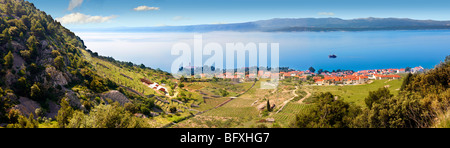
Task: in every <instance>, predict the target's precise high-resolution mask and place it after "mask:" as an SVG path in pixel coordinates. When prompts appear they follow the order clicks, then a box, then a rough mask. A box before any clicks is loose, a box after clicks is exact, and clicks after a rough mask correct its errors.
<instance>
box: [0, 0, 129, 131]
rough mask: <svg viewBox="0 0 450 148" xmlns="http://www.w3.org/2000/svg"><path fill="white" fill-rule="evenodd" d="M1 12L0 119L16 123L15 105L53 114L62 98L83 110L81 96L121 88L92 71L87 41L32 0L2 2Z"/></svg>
mask: <svg viewBox="0 0 450 148" xmlns="http://www.w3.org/2000/svg"><path fill="white" fill-rule="evenodd" d="M0 16H1V18H0V31H1V34H0V57H1V58H0V96H1V100H0V101H1V102H0V107H1V108H0V123H11V122H12V121H10V120H11V118H10V117H9V116H10V114H12V113H11V112H12V111H11V110H12V109H15V110H18V111H19V113H20V114H23V115H26V116H28V115H29V114H30V113H32V114H34V116H35V117H36V115H37V114H40V115H42V116H46V117H50V118H54V117H55V116H56V115H57V112H58V110H59V108H60V105H59V104H60V101H61V99H63V98H64V99H66V100H67V101H68V102H70V103H71V104H70V105H71V106H73V107H74V108H83V107H85V106H86V105H89V102H87V103H85V104H82V102H83V100H82V99H80V97H82V96H83V97H85V98H87V97H86V95H87V94H92V96H93V97H95V96H96V94H100V93H103V92H106V91H109V90H114V89H116V88H117V85H116V84H115V83H114V82H111V81H109V80H105V79H102V78H101V77H99V76H98V75H97V74H95V72H93V71H94V70H93V69H92V65H90V64H89V63H88V62H86V60H85V58H84V57H83V54H82V52H81V50H84V49H85V46H84V43H83V41H82V40H81V39H80V38H79V37H77V36H76V35H75V34H74V33H73V32H71V31H70V30H68V29H67V28H65V27H63V26H62V25H61V24H60V23H59V22H57V21H55V20H54V19H53V18H52V17H51V16H50V15H47V14H46V13H45V12H43V11H40V10H39V9H37V8H36V7H35V6H34V5H33V4H32V3H29V2H27V1H24V0H0ZM74 86H76V87H77V88H86V89H85V90H88V91H83V93H84V94H81V93H80V92H74V91H73V89H72V88H73V87H74ZM119 96H120V95H119ZM122 96H123V95H122ZM121 99H122V100H123V98H121ZM86 100H89V99H86ZM38 108H40V109H38ZM36 110H39V111H36ZM37 112H39V113H37Z"/></svg>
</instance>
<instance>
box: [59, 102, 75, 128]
mask: <svg viewBox="0 0 450 148" xmlns="http://www.w3.org/2000/svg"><path fill="white" fill-rule="evenodd" d="M72 114H73V109H72V107H71V106H70V105H69V102H67V101H66V99H61V108H60V109H59V111H58V115H57V116H56V121H57V122H58V127H59V128H65V127H66V125H67V124H68V123H69V120H70V118H72Z"/></svg>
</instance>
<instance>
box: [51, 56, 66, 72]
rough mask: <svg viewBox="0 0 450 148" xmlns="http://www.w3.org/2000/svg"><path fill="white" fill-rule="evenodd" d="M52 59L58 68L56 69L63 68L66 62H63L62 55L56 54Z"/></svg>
mask: <svg viewBox="0 0 450 148" xmlns="http://www.w3.org/2000/svg"><path fill="white" fill-rule="evenodd" d="M53 61H54V63H55V67H56V68H58V70H60V71H63V70H64V68H65V65H66V64H65V63H64V58H63V57H62V56H57V57H56V58H55V60H53Z"/></svg>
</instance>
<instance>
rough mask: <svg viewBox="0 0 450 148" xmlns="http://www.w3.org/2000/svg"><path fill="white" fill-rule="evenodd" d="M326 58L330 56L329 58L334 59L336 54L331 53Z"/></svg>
mask: <svg viewBox="0 0 450 148" xmlns="http://www.w3.org/2000/svg"><path fill="white" fill-rule="evenodd" d="M328 58H330V59H336V58H337V56H336V55H335V54H332V55H329V56H328Z"/></svg>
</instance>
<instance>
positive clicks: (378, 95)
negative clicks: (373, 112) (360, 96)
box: [364, 87, 394, 109]
mask: <svg viewBox="0 0 450 148" xmlns="http://www.w3.org/2000/svg"><path fill="white" fill-rule="evenodd" d="M392 96H394V95H392V94H390V91H389V89H388V88H386V87H383V88H380V89H378V90H377V91H370V92H369V96H368V97H367V98H365V99H364V101H365V103H366V105H367V107H368V108H369V109H371V108H372V104H373V103H378V102H380V101H381V100H382V99H390V98H391V97H392Z"/></svg>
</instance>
